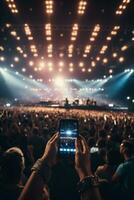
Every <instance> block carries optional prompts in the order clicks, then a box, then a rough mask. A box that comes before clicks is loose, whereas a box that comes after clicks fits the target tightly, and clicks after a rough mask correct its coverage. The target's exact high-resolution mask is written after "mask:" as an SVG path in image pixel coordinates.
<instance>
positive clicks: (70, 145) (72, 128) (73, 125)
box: [59, 119, 78, 154]
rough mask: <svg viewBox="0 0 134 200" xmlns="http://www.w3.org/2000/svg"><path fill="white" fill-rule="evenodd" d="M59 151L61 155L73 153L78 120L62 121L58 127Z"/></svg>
mask: <svg viewBox="0 0 134 200" xmlns="http://www.w3.org/2000/svg"><path fill="white" fill-rule="evenodd" d="M59 133H60V144H59V151H60V153H63V154H66V153H67V154H68V153H74V152H75V139H76V138H77V137H78V120H75V119H63V120H61V121H60V125H59Z"/></svg>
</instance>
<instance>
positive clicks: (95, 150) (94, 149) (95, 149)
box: [90, 147, 99, 153]
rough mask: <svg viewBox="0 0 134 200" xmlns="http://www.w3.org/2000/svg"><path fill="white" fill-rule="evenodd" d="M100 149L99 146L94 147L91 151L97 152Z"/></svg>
mask: <svg viewBox="0 0 134 200" xmlns="http://www.w3.org/2000/svg"><path fill="white" fill-rule="evenodd" d="M98 151H99V148H98V147H92V148H91V149H90V153H96V152H98Z"/></svg>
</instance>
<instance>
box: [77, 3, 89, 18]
mask: <svg viewBox="0 0 134 200" xmlns="http://www.w3.org/2000/svg"><path fill="white" fill-rule="evenodd" d="M86 6H87V1H85V0H80V1H79V4H78V11H77V13H78V15H83V14H84V13H85V10H86Z"/></svg>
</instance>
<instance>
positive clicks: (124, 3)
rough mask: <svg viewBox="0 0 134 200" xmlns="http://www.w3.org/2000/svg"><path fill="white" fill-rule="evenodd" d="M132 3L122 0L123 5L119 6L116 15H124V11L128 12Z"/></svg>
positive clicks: (128, 0) (129, 0)
mask: <svg viewBox="0 0 134 200" xmlns="http://www.w3.org/2000/svg"><path fill="white" fill-rule="evenodd" d="M130 2H131V0H122V3H121V4H120V5H119V7H118V9H117V10H116V12H115V14H116V15H122V14H123V12H124V10H126V8H127V6H128V4H129V3H130Z"/></svg>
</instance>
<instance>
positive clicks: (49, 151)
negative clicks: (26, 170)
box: [18, 134, 59, 200]
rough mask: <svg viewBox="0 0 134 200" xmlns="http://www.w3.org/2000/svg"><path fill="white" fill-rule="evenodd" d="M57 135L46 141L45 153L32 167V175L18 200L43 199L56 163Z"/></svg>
mask: <svg viewBox="0 0 134 200" xmlns="http://www.w3.org/2000/svg"><path fill="white" fill-rule="evenodd" d="M58 138H59V135H58V134H55V135H53V137H52V138H51V139H50V140H49V141H48V143H47V145H46V149H45V152H44V154H43V156H42V158H40V159H39V160H37V162H36V163H35V165H34V166H33V168H32V170H33V172H32V174H31V176H30V178H29V179H28V181H27V183H26V185H25V187H24V189H23V191H22V193H21V195H20V197H19V199H18V200H29V199H32V200H40V199H43V198H42V196H43V189H44V186H45V184H47V183H48V181H49V179H50V176H51V167H52V166H53V164H54V163H55V162H56V154H57V141H58Z"/></svg>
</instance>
